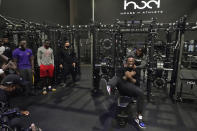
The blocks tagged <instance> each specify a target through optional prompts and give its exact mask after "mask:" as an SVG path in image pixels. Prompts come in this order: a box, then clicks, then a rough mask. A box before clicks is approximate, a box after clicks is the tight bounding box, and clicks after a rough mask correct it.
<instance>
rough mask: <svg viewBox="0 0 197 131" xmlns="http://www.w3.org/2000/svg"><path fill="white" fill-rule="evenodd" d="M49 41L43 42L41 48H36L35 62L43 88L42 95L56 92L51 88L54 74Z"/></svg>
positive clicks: (52, 56)
mask: <svg viewBox="0 0 197 131" xmlns="http://www.w3.org/2000/svg"><path fill="white" fill-rule="evenodd" d="M49 46H50V41H49V40H45V42H44V43H43V46H41V47H40V48H38V52H37V60H38V65H39V67H40V80H41V86H42V88H43V92H42V94H43V95H46V94H47V91H50V90H52V91H56V89H55V88H52V79H53V73H54V55H53V49H51V48H50V47H49Z"/></svg>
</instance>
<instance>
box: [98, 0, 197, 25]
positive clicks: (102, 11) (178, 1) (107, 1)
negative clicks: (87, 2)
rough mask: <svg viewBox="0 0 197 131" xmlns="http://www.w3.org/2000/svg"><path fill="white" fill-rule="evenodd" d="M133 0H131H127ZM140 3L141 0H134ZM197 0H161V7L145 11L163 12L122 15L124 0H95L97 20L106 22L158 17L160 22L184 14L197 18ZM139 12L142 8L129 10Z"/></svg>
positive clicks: (175, 18) (193, 18) (169, 20)
mask: <svg viewBox="0 0 197 131" xmlns="http://www.w3.org/2000/svg"><path fill="white" fill-rule="evenodd" d="M127 1H131V0H127ZM132 1H135V2H136V3H138V4H139V5H140V1H141V0H132ZM144 1H150V0H144ZM196 5H197V0H161V8H160V9H157V8H155V5H154V4H152V6H153V9H144V10H143V11H152V10H154V11H163V13H162V14H161V13H160V14H131V15H130V14H129V15H120V12H123V11H124V8H123V7H124V0H95V16H96V20H97V21H100V22H102V23H105V24H109V23H112V22H113V20H115V19H120V20H125V19H129V20H147V19H150V18H152V17H157V18H158V21H160V22H174V21H175V20H177V19H178V18H179V17H182V16H183V15H185V14H187V15H188V20H190V21H193V20H197V6H196ZM133 11H134V12H138V11H142V10H134V9H133V8H132V6H130V8H128V10H127V12H133Z"/></svg>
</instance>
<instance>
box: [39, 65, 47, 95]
mask: <svg viewBox="0 0 197 131" xmlns="http://www.w3.org/2000/svg"><path fill="white" fill-rule="evenodd" d="M46 74H47V72H46V69H45V65H40V82H41V86H42V89H43V92H42V94H43V95H46V94H47V87H46V86H47V85H46V84H47V82H46V81H47V79H46Z"/></svg>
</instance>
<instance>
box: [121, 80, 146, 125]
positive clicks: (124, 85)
mask: <svg viewBox="0 0 197 131" xmlns="http://www.w3.org/2000/svg"><path fill="white" fill-rule="evenodd" d="M118 90H119V92H120V93H122V94H123V95H126V96H129V97H132V96H134V97H137V113H138V116H137V117H136V119H135V121H136V122H137V124H138V125H139V127H140V128H145V125H144V122H143V120H142V113H143V108H144V93H143V90H142V89H141V88H139V87H137V86H136V85H134V84H133V83H130V82H128V81H124V80H120V81H119V83H118Z"/></svg>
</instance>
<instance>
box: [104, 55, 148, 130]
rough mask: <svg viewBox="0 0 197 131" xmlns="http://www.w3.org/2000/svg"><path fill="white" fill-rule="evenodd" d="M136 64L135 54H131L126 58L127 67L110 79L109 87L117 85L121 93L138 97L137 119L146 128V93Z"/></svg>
mask: <svg viewBox="0 0 197 131" xmlns="http://www.w3.org/2000/svg"><path fill="white" fill-rule="evenodd" d="M137 72H138V71H137V68H136V65H135V59H134V58H133V56H129V57H128V58H127V60H126V64H125V67H124V68H123V69H122V70H121V72H120V75H119V76H118V77H114V78H113V80H112V81H109V83H108V85H109V86H108V87H107V89H109V88H110V86H111V87H112V86H117V88H118V91H119V93H120V94H121V95H125V96H129V97H136V98H137V113H138V115H137V117H136V119H135V121H136V122H137V124H138V125H139V126H140V127H141V128H145V125H144V123H143V121H142V113H143V108H144V93H143V90H142V89H141V88H139V87H138V86H137V85H139V77H140V75H139V74H138V73H137ZM108 91H109V90H108Z"/></svg>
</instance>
